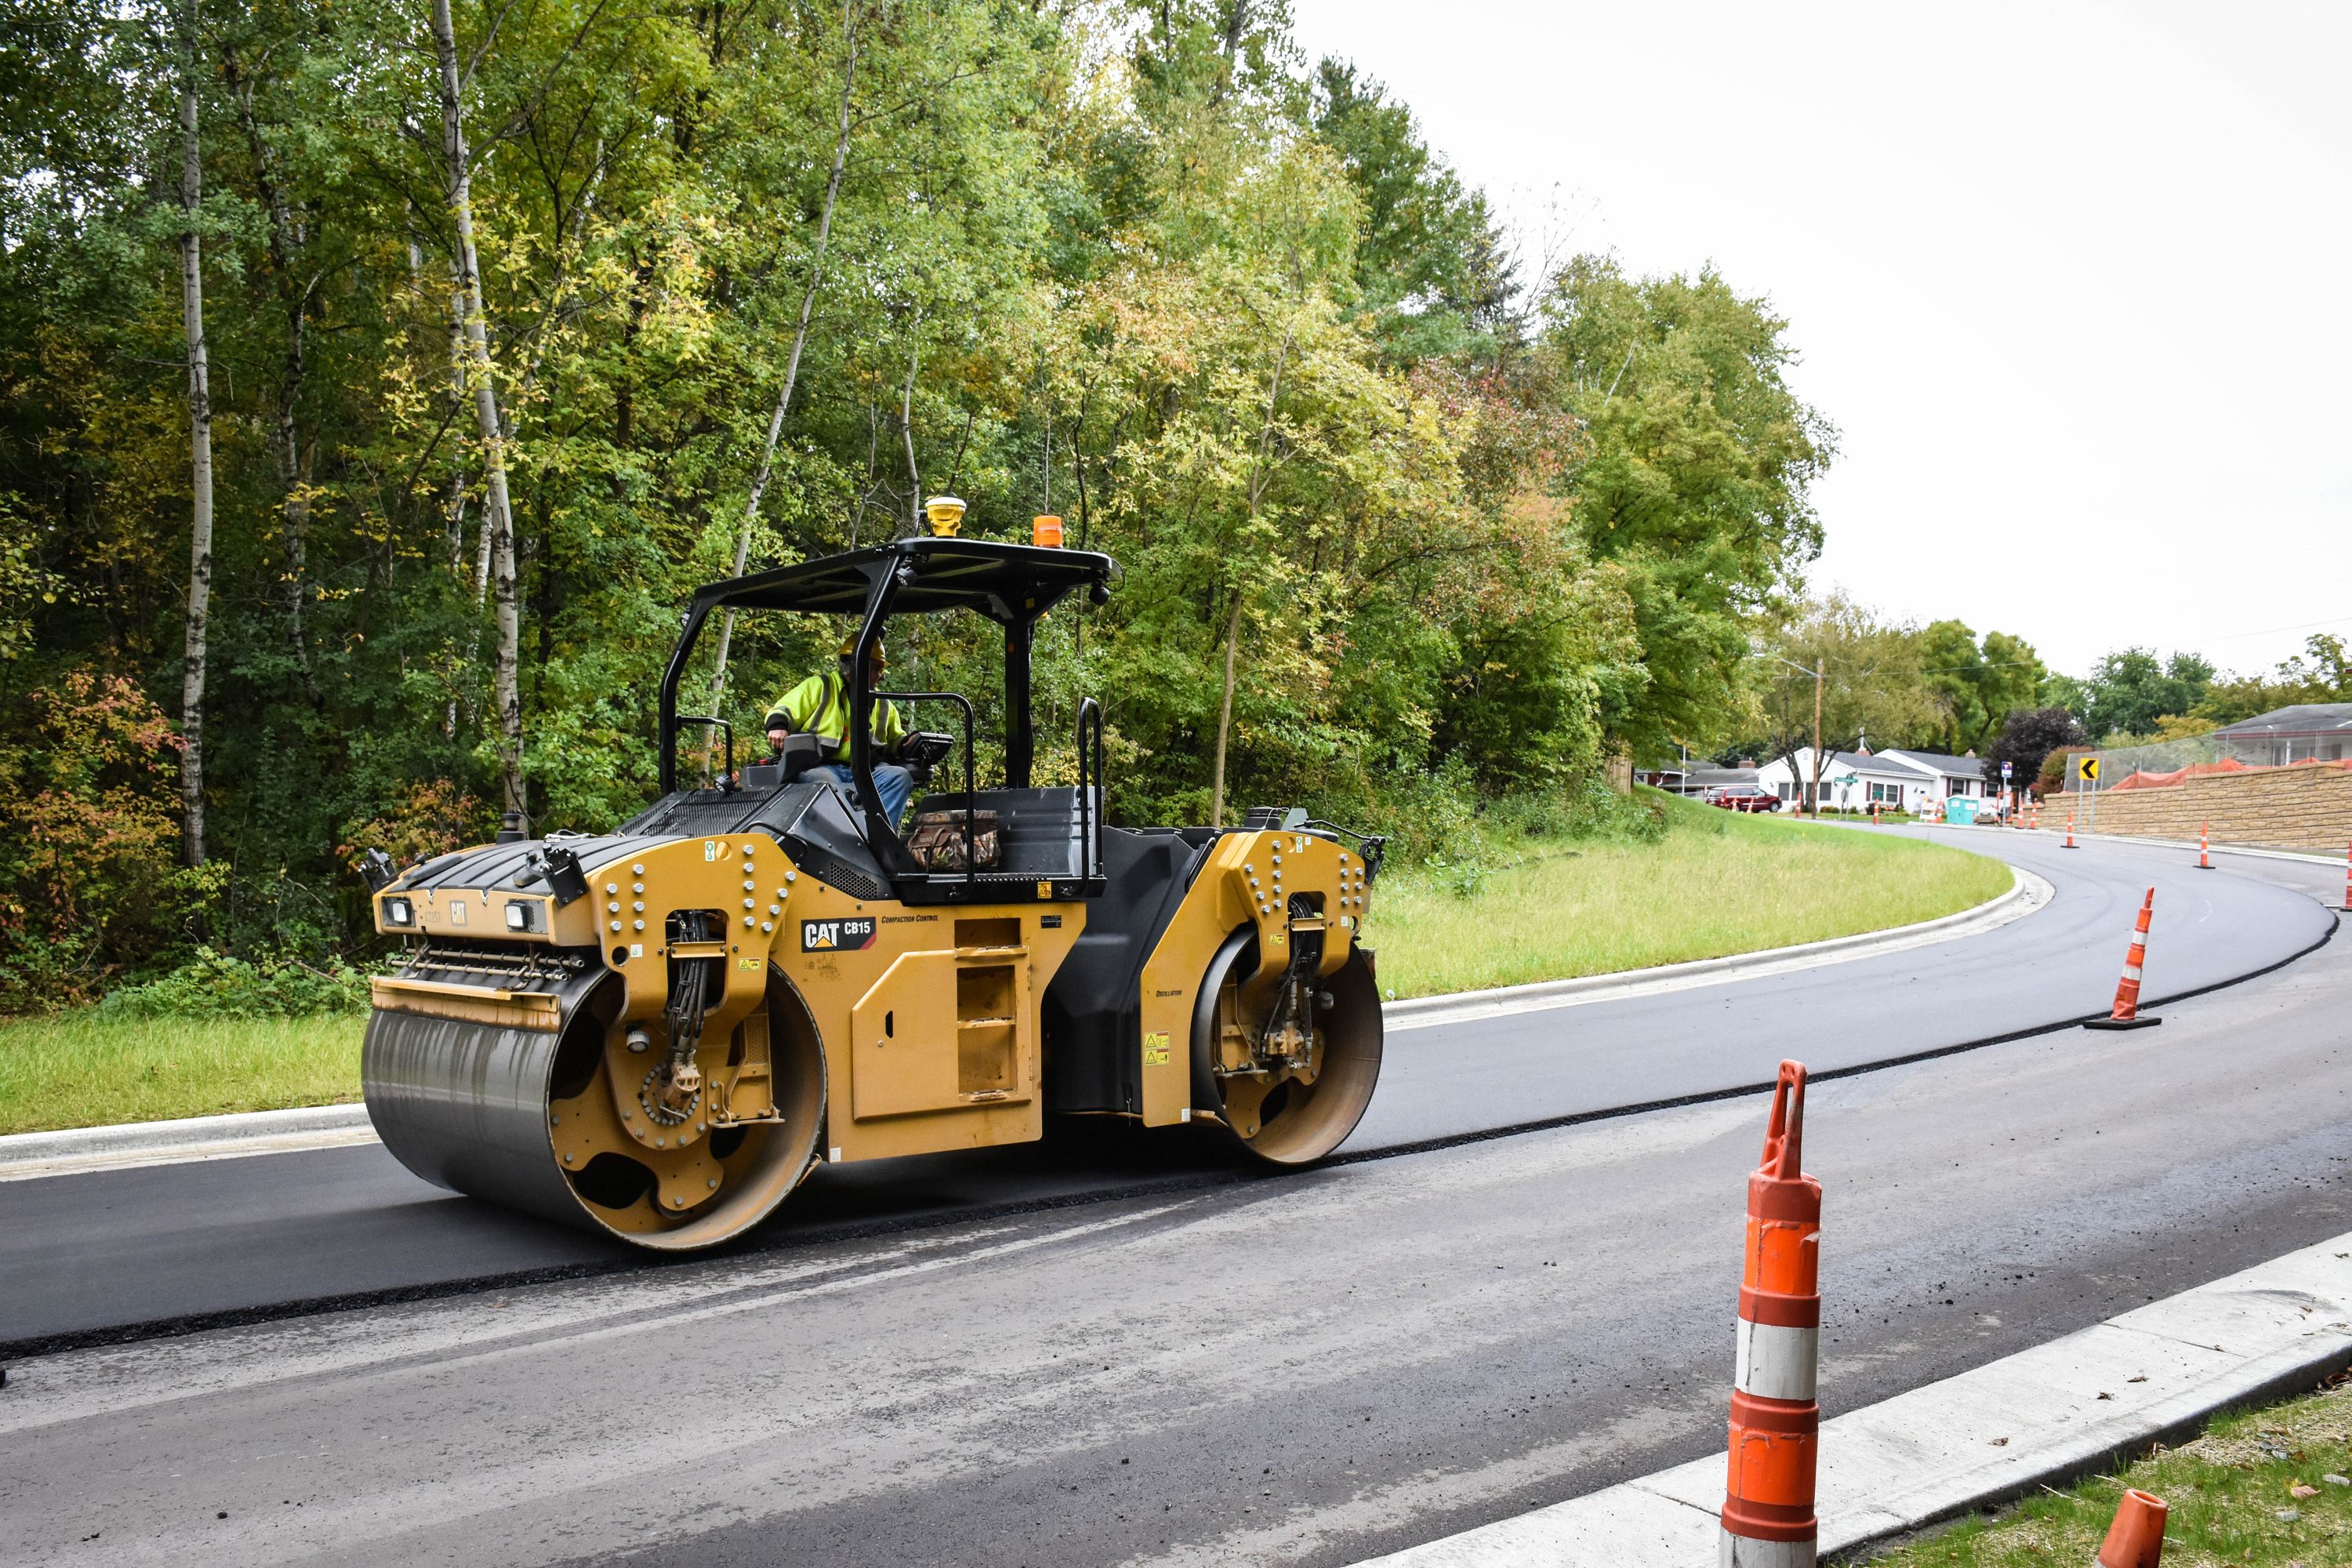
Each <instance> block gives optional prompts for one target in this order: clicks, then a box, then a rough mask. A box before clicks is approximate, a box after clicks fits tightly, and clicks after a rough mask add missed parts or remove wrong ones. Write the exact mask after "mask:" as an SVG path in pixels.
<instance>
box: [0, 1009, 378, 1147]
mask: <svg viewBox="0 0 2352 1568" xmlns="http://www.w3.org/2000/svg"><path fill="white" fill-rule="evenodd" d="M365 1022H366V1021H365V1020H364V1019H362V1018H357V1017H353V1016H351V1015H349V1014H340V1015H328V1016H320V1017H312V1018H110V1017H103V1016H100V1014H99V1012H98V1010H97V1009H96V1008H80V1009H78V1010H76V1011H74V1012H71V1013H58V1014H53V1015H51V1016H47V1017H39V1018H22V1019H17V1020H16V1021H14V1022H11V1023H7V1024H5V1025H0V1133H8V1132H34V1131H43V1130H45V1129H48V1128H54V1127H96V1126H101V1125H103V1124H105V1123H108V1122H113V1121H163V1120H167V1119H169V1118H173V1117H179V1116H214V1115H218V1114H220V1113H222V1112H224V1111H231V1110H281V1109H283V1108H285V1107H287V1106H293V1105H332V1104H335V1103H336V1102H338V1101H341V1100H357V1099H358V1098H359V1097H360V1031H361V1029H362V1027H363V1026H364V1025H365Z"/></svg>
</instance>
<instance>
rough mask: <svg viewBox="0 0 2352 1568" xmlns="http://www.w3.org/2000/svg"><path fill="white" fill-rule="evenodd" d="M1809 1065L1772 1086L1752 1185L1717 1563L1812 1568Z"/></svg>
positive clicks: (1817, 1524) (1815, 1232)
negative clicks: (1761, 1154) (1807, 1170)
mask: <svg viewBox="0 0 2352 1568" xmlns="http://www.w3.org/2000/svg"><path fill="white" fill-rule="evenodd" d="M1804 1138H1805V1068H1804V1064H1803V1063H1801V1062H1788V1061H1784V1062H1782V1063H1781V1064H1780V1079H1779V1080H1778V1081H1777V1082H1776V1083H1774V1085H1773V1086H1772V1119H1771V1121H1770V1122H1769V1124H1768V1125H1767V1128H1766V1131H1765V1134H1764V1158H1763V1161H1762V1163H1760V1164H1759V1166H1758V1168H1757V1170H1756V1171H1755V1172H1754V1173H1752V1174H1751V1175H1749V1176H1748V1247H1747V1254H1748V1260H1747V1266H1746V1268H1745V1269H1744V1270H1743V1271H1742V1277H1741V1279H1740V1285H1739V1355H1738V1364H1737V1367H1736V1369H1735V1371H1734V1372H1733V1374H1732V1384H1731V1464H1730V1471H1729V1474H1728V1476H1727V1479H1726V1482H1725V1485H1724V1495H1723V1534H1722V1537H1721V1551H1720V1555H1719V1556H1718V1558H1717V1563H1719V1564H1726V1565H1728V1568H1812V1563H1813V1554H1814V1550H1815V1547H1816V1545H1817V1543H1818V1542H1819V1540H1820V1536H1821V1521H1820V1519H1819V1518H1818V1517H1816V1516H1815V1514H1814V1512H1813V1481H1814V1474H1815V1470H1816V1468H1817V1466H1818V1463H1819V1460H1820V1446H1821V1426H1822V1407H1821V1404H1820V1402H1819V1400H1818V1399H1817V1398H1816V1397H1815V1391H1816V1385H1817V1384H1818V1382H1819V1373H1820V1370H1821V1352H1822V1296H1821V1229H1822V1184H1821V1183H1819V1182H1817V1181H1815V1180H1813V1178H1811V1176H1808V1175H1806V1174H1805V1173H1804Z"/></svg>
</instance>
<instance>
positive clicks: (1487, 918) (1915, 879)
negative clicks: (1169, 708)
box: [0, 792, 2010, 1133]
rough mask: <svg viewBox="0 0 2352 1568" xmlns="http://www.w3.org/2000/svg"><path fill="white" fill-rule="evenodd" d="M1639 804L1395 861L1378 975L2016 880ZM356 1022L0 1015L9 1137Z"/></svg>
mask: <svg viewBox="0 0 2352 1568" xmlns="http://www.w3.org/2000/svg"><path fill="white" fill-rule="evenodd" d="M1644 798H1645V799H1646V801H1647V802H1648V804H1649V805H1652V806H1654V808H1655V812H1654V815H1650V816H1646V817H1644V816H1642V814H1638V813H1637V814H1635V816H1636V818H1639V819H1640V820H1641V825H1642V827H1643V831H1642V832H1640V833H1637V834H1630V835H1629V834H1627V833H1624V832H1622V830H1620V829H1612V830H1611V831H1609V832H1604V833H1599V834H1595V835H1590V836H1587V837H1579V838H1537V837H1528V836H1526V835H1524V834H1517V835H1507V836H1501V837H1488V838H1485V839H1480V840H1475V842H1474V844H1473V846H1472V847H1470V848H1468V849H1466V850H1465V849H1457V851H1456V856H1457V858H1456V859H1455V861H1454V862H1453V863H1450V864H1423V865H1419V866H1408V865H1403V864H1399V865H1397V866H1395V867H1394V868H1392V869H1391V871H1390V873H1389V874H1388V875H1386V876H1384V877H1383V878H1382V879H1381V884H1380V886H1379V888H1378V889H1377V890H1376V891H1375V894H1374V897H1373V900H1372V906H1373V907H1372V918H1371V921H1370V928H1369V929H1370V937H1371V940H1372V942H1374V944H1375V945H1376V946H1377V947H1378V948H1379V951H1380V965H1381V984H1382V985H1383V987H1385V988H1387V989H1389V990H1391V991H1392V992H1393V993H1394V994H1396V995H1399V996H1423V995H1433V994H1438V993H1441V992H1449V991H1468V990H1475V989H1478V988H1481V987H1484V986H1489V985H1513V984H1521V983H1523V982H1526V981H1531V980H1556V979H1567V978H1570V977H1572V976H1576V975H1581V974H1601V973H1610V972H1612V971H1616V970H1623V969H1639V968H1643V967H1646V966H1648V965H1651V964H1656V963H1675V962H1676V961H1678V960H1682V959H1690V958H1712V957H1717V956H1720V955H1722V954H1725V953H1734V952H1754V951H1756V950H1757V949H1759V948H1767V947H1785V946H1788V945H1790V943H1794V942H1813V941H1818V940H1820V939H1822V938H1825V937H1833V936H1849V935H1852V934H1853V933H1855V932H1858V931H1877V930H1882V929H1884V928H1885V927H1888V926H1897V925H1907V924H1909V923H1911V922H1912V921H1924V920H1932V919H1934V918H1935V917H1937V916H1938V915H1947V914H1950V913H1953V912H1954V911H1956V910H1965V909H1968V908H1970V907H1972V906H1974V905H1976V904H1979V903H1982V902H1983V901H1984V900H1987V899H1990V898H1992V897H1994V896H1996V895H1997V894H1999V893H2000V891H2001V890H2002V889H2005V888H2007V887H2008V886H2009V880H2010V878H2009V869H2008V868H2007V867H2005V866H2002V865H2001V864H2000V863H1999V862H1997V861H1992V860H1988V859H1984V858H1980V857H1979V856H1974V855H1969V854H1964V853H1961V852H1960V851H1958V850H1954V849H1949V848H1946V847H1941V846H1938V845H1933V844H1925V843H1920V842H1917V841H1915V840H1910V839H1905V838H1899V837H1895V836H1893V835H1891V834H1890V835H1885V836H1877V835H1874V834H1871V833H1868V832H1864V831H1858V830H1854V829H1850V828H1837V827H1826V826H1814V825H1811V824H1802V823H1797V822H1789V821H1782V820H1779V819H1776V818H1771V817H1761V816H1737V815H1735V814H1733V813H1731V812H1727V811H1718V810H1715V809H1712V808H1710V807H1706V806H1700V805H1692V804H1690V803H1689V802H1686V801H1679V800H1675V799H1672V798H1670V797H1667V796H1664V795H1655V794H1654V793H1653V792H1644ZM1621 828H1622V825H1621ZM1464 889H1469V891H1468V893H1467V896H1465V891H1464ZM361 1028H362V1020H361V1019H360V1018H357V1017H353V1016H348V1015H337V1016H320V1017H314V1018H206V1017H201V1016H166V1017H149V1018H126V1017H113V1016H102V1015H100V1013H99V1012H98V1011H97V1010H95V1009H82V1010H79V1011H77V1012H72V1013H61V1014H57V1015H53V1016H47V1017H38V1018H26V1019H20V1020H17V1021H15V1022H11V1023H6V1024H0V1133H8V1132H29V1131H37V1130H41V1129H47V1128H58V1127H89V1126H96V1125H100V1124H103V1123H107V1122H116V1121H159V1120H163V1119H166V1118H171V1117H181V1116H209V1115H215V1114H218V1113H221V1112H225V1111H233V1110H277V1109H279V1108H281V1107H286V1106H294V1105H330V1104H333V1103H335V1102H337V1101H342V1100H357V1099H358V1098H359V1092H360V1081H359V1080H360V1033H361Z"/></svg>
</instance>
